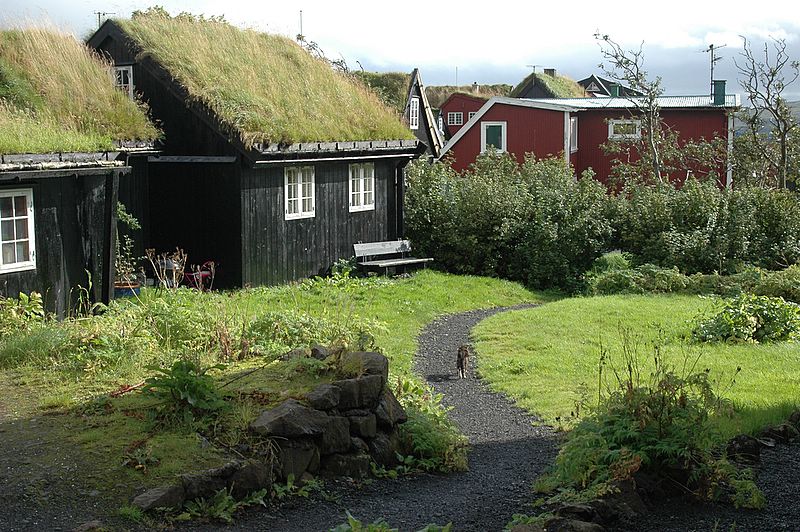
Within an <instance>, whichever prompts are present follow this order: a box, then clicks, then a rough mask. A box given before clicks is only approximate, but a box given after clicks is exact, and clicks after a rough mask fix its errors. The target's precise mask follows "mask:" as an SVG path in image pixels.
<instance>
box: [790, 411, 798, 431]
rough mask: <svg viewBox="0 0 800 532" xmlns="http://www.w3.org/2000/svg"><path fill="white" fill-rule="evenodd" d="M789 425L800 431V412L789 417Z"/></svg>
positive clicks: (795, 412)
mask: <svg viewBox="0 0 800 532" xmlns="http://www.w3.org/2000/svg"><path fill="white" fill-rule="evenodd" d="M789 423H791V424H792V425H794V426H795V427H796V428H798V429H800V410H795V411H794V412H792V415H791V416H789Z"/></svg>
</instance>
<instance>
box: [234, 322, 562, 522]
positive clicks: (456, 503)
mask: <svg viewBox="0 0 800 532" xmlns="http://www.w3.org/2000/svg"><path fill="white" fill-rule="evenodd" d="M501 310H504V309H490V310H478V311H471V312H466V313H463V314H455V315H450V316H446V317H443V318H441V319H439V320H437V321H435V322H433V323H431V324H430V325H429V326H428V327H426V328H425V329H424V330H423V331H422V333H421V334H420V337H419V352H418V354H417V359H416V367H415V369H416V372H417V374H419V375H420V376H421V377H422V378H424V379H425V380H427V381H428V382H429V383H430V384H431V385H432V386H433V387H434V389H435V390H436V391H437V392H439V393H443V394H444V396H445V400H444V403H445V404H446V405H447V406H451V407H453V409H452V411H451V412H450V417H451V418H452V419H453V421H455V422H456V423H457V424H458V426H459V427H460V429H461V430H462V431H463V433H464V434H466V435H467V436H468V437H469V440H470V443H471V444H472V451H471V452H470V455H469V471H466V472H463V473H454V474H450V475H420V476H414V477H411V478H405V479H400V480H396V481H376V482H373V483H372V484H370V485H367V486H363V487H362V489H360V490H354V489H352V488H351V489H345V490H341V491H340V490H338V489H337V488H336V487H334V488H332V489H331V491H332V492H333V493H336V494H337V495H340V496H341V500H339V501H338V502H328V501H322V500H318V501H305V500H303V501H298V502H297V503H296V505H295V506H294V507H291V508H282V509H280V510H278V511H270V512H269V513H270V514H271V515H270V516H266V515H264V514H265V513H266V512H258V513H252V514H245V515H244V516H242V518H241V519H239V520H238V522H237V525H236V526H235V528H236V529H241V530H267V529H269V530H280V531H295V530H296V531H317V530H328V529H329V528H331V527H332V526H334V525H336V524H338V523H341V522H343V521H344V520H345V509H348V510H350V513H352V514H353V515H354V516H355V517H357V518H358V519H360V520H361V521H363V522H365V523H368V522H372V521H374V520H375V519H378V518H381V517H382V518H384V519H386V521H388V522H389V523H390V524H391V525H392V526H394V527H398V528H399V529H400V530H401V531H407V530H418V529H419V528H421V527H423V526H425V525H426V524H428V523H437V524H440V525H442V524H446V523H448V522H450V521H452V522H453V524H454V529H455V530H458V531H459V532H461V531H481V532H484V531H496V530H502V528H503V526H504V525H505V524H506V523H507V522H508V521H510V520H511V516H512V514H514V513H519V512H523V511H524V509H525V508H524V506H525V505H526V504H527V503H529V502H530V501H531V497H532V495H531V491H530V484H531V482H532V480H533V479H534V478H535V477H536V476H537V475H539V474H540V473H541V472H542V471H543V470H544V468H545V467H547V466H548V465H549V464H550V463H552V460H553V458H554V457H555V452H556V445H555V438H554V436H553V433H552V431H551V430H550V429H549V428H547V427H535V426H533V424H532V422H533V421H534V419H533V418H532V417H531V416H530V415H529V414H527V413H525V412H524V411H522V410H521V409H519V408H517V407H515V406H513V405H512V404H511V402H510V401H509V400H508V399H506V398H505V397H503V396H501V395H499V394H496V393H493V392H491V391H490V390H489V389H488V388H487V387H486V386H485V385H484V384H483V383H482V382H481V381H479V380H476V379H475V378H469V379H464V380H459V379H458V378H457V375H456V368H455V359H456V351H457V350H458V347H459V346H460V345H461V344H463V343H467V342H468V341H469V332H470V330H471V329H472V327H474V326H475V325H476V324H477V323H478V322H479V321H481V320H483V319H484V318H486V317H488V316H490V315H492V314H495V313H497V312H499V311H501ZM471 364H473V365H474V360H472V361H471Z"/></svg>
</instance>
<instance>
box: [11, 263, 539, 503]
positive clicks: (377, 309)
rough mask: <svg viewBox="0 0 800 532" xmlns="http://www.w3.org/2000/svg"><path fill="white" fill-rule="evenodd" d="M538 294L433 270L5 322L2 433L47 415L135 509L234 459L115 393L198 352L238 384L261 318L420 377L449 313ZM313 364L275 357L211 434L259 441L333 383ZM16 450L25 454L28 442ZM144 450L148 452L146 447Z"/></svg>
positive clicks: (135, 397) (145, 402)
mask: <svg viewBox="0 0 800 532" xmlns="http://www.w3.org/2000/svg"><path fill="white" fill-rule="evenodd" d="M537 300H539V298H538V297H537V296H536V295H535V294H533V293H531V292H529V291H527V290H525V289H523V288H522V287H520V286H519V285H517V284H514V283H510V282H506V281H501V280H496V279H487V278H478V277H466V276H453V275H447V274H442V273H436V272H433V271H422V272H419V273H417V274H416V275H414V276H412V277H410V278H406V279H398V280H390V279H385V278H374V279H357V280H347V281H344V282H343V281H342V280H338V281H337V280H335V279H334V280H317V281H313V282H305V283H300V284H295V285H291V286H281V287H274V288H253V289H247V290H240V291H235V292H227V293H200V292H197V291H191V290H179V291H177V292H166V293H162V294H157V293H155V292H153V291H145V292H144V293H143V295H142V298H141V300H140V301H127V302H121V303H120V304H115V305H113V306H112V308H111V309H110V311H108V312H106V313H105V314H103V315H101V316H96V317H93V318H80V319H73V320H67V321H64V322H60V323H59V322H46V323H45V324H44V325H41V326H40V325H34V326H32V327H31V328H30V331H29V332H28V333H26V334H17V333H15V332H14V331H9V329H8V328H4V329H3V335H2V340H0V429H3V428H4V427H5V426H6V425H7V424H8V423H10V422H11V421H14V422H23V423H26V422H27V420H30V419H35V418H37V417H42V416H43V415H44V416H43V417H44V418H45V419H46V420H47V425H46V427H47V428H46V434H47V439H48V441H53V442H54V443H53V445H55V446H56V448H55V449H52V448H50V446H48V449H49V451H52V452H56V453H57V452H58V449H59V448H63V449H66V448H69V449H70V451H69V452H70V453H74V454H75V460H76V461H78V462H80V463H83V464H84V466H83V467H84V469H83V470H84V471H85V474H86V477H87V478H91V480H89V482H90V483H91V484H92V485H94V486H96V487H97V488H98V489H103V490H105V492H106V493H107V494H108V497H109V499H110V500H116V501H119V502H120V503H121V502H122V501H125V500H128V498H129V497H130V496H131V495H132V494H133V492H134V491H135V490H136V489H139V488H140V487H141V486H155V485H160V484H162V483H164V482H165V481H168V480H171V479H172V478H174V474H175V473H176V472H177V471H181V470H192V469H194V468H203V467H210V466H213V465H215V464H218V463H219V461H221V460H223V459H224V457H222V456H220V455H219V454H218V453H217V451H215V450H214V448H213V447H209V446H205V445H204V444H203V440H202V439H201V438H198V436H197V434H196V433H195V430H188V431H187V430H185V429H181V428H176V429H171V428H170V427H163V426H158V424H155V425H154V423H153V419H152V415H151V414H150V410H151V408H152V406H153V405H154V403H157V402H158V401H157V400H155V399H153V398H149V397H147V396H145V395H143V394H140V393H138V392H133V393H128V394H125V395H123V396H121V397H118V398H109V397H108V394H109V392H112V391H114V390H118V389H119V388H120V387H122V386H125V385H130V384H137V383H139V382H141V381H142V380H143V379H145V378H146V377H149V376H152V375H153V373H154V372H153V370H152V369H149V366H152V365H156V366H161V367H168V366H169V365H170V364H171V363H172V362H173V361H174V360H176V359H178V358H183V357H186V356H189V357H191V358H194V359H196V360H199V361H200V362H201V363H202V364H203V365H206V366H207V365H211V364H216V363H220V362H223V363H224V364H225V368H224V369H222V370H220V371H216V372H215V373H214V376H215V379H216V380H217V382H218V383H220V384H225V383H227V382H229V381H231V380H232V379H233V378H234V377H238V376H241V375H243V374H244V373H245V372H248V371H250V370H252V369H255V368H259V367H263V366H264V360H265V359H266V360H270V358H269V357H268V356H267V355H259V354H257V353H255V354H251V355H250V356H249V357H248V358H245V359H244V360H241V361H239V360H237V358H238V356H237V354H235V353H234V354H232V353H231V352H230V351H231V350H232V351H236V349H238V346H240V345H241V342H240V336H241V335H243V334H244V333H243V331H244V330H245V329H246V330H248V331H249V330H250V329H248V327H250V328H252V323H254V321H255V320H258V319H259V318H260V317H264V316H271V317H273V318H274V317H275V316H278V315H279V316H287V317H288V318H287V319H286V320H285V321H283V322H281V321H276V322H272V321H269V323H270V325H269V327H270V328H271V330H273V331H278V330H279V329H280V331H278V332H280V333H281V334H284V333H285V334H286V335H288V336H289V337H293V338H295V337H296V338H300V337H306V336H307V335H312V336H313V335H314V334H317V333H318V332H319V331H322V333H319V334H324V335H328V337H334V336H337V337H342V338H347V339H348V341H351V342H352V345H351V347H353V348H356V341H355V340H353V338H354V336H352V335H349V334H350V333H353V332H355V333H357V334H361V333H362V332H364V333H367V334H368V335H371V337H374V344H375V345H376V346H377V347H379V348H380V349H382V350H383V351H384V352H385V354H386V355H387V356H388V357H389V358H390V360H391V364H390V367H391V373H392V375H393V377H391V378H392V379H393V378H395V377H397V376H403V377H411V363H412V359H413V355H414V352H415V349H416V337H417V335H418V334H419V332H420V330H421V328H422V327H423V326H424V325H426V324H427V323H429V322H430V321H431V320H433V319H434V318H435V317H436V316H438V315H442V314H445V313H452V312H460V311H465V310H469V309H474V308H484V307H492V306H502V305H513V304H517V303H522V302H533V301H537ZM2 325H3V324H0V326H2ZM309 331H310V332H309ZM304 335H306V336H304ZM348 335H349V336H348ZM307 337H309V338H310V337H311V336H307ZM366 342H367V343H370V340H369V339H368V340H366ZM226 345H227V346H228V347H230V349H228V348H226ZM284 347H285V348H290V347H293V346H292V345H285V346H283V345H279V346H272V347H270V348H269V349H272V350H273V351H272V353H273V355H274V354H275V353H274V351H275V350H278V349H280V350H284V349H283V348H284ZM294 347H298V346H297V345H295V346H294ZM250 349H251V350H252V349H256V346H255V345H254V344H253V345H251V346H250ZM226 350H227V351H228V352H227V354H226ZM310 362H312V361H309V359H301V360H300V361H294V362H293V361H288V362H287V361H275V362H274V363H270V364H269V365H268V366H267V367H265V368H263V369H261V370H259V371H257V372H255V373H253V374H252V375H250V376H248V377H247V378H243V379H241V380H237V381H236V382H235V383H233V384H231V385H230V386H227V387H225V391H226V392H227V393H228V394H229V395H231V396H232V397H233V398H234V399H235V400H234V401H232V403H233V407H232V409H231V410H229V411H227V412H225V413H224V414H223V415H222V417H221V418H218V420H217V422H216V423H215V425H213V426H207V427H205V429H204V430H203V433H204V434H206V435H208V434H213V435H214V439H215V441H217V442H222V443H223V444H224V445H225V446H228V447H232V446H235V445H236V444H237V443H239V442H241V441H242V440H243V438H246V437H247V425H248V424H249V422H250V421H252V420H253V419H255V417H257V415H258V414H259V413H260V411H261V410H262V409H263V408H264V407H265V406H266V405H269V404H275V403H278V402H280V401H282V400H283V399H285V398H287V397H300V396H302V394H304V393H305V392H306V391H308V390H309V389H310V388H312V387H313V386H315V385H316V384H318V383H320V382H324V381H325V380H326V379H330V378H331V377H330V376H329V375H326V374H325V373H324V372H322V373H320V372H318V371H317V369H318V368H317V367H316V365H315V364H311V363H310ZM313 362H315V363H316V361H313ZM320 364H321V363H320ZM44 426H45V425H39V427H44ZM41 430H42V431H44V430H45V429H44V428H42V429H41ZM3 432H4V434H3V437H4V438H5V440H6V444H5V445H11V444H12V443H13V441H12V439H17V440H18V439H20V438H22V439H25V438H37V437H44V435H43V434H38V433H36V432H25V433H20V432H18V431H16V430H11V429H8V430H3ZM143 441H144V442H146V447H147V449H148V453H149V454H148V455H147V456H149V455H152V456H153V457H157V458H160V459H161V461H160V463H159V464H155V463H153V464H150V465H149V466H148V468H147V474H143V473H142V472H141V471H139V470H134V469H133V468H131V467H124V466H123V465H122V463H123V458H124V457H125V456H127V455H130V454H131V453H132V452H138V451H135V449H134V448H135V447H136V445H138V444H139V443H140V442H143ZM16 444H17V445H18V446H19V447H23V448H24V447H25V445H24V442H20V441H17V442H16ZM59 446H60V447H59ZM2 449H3V447H2V444H0V452H2ZM49 451H48V452H49ZM65 452H66V451H65ZM40 456H41V457H46V456H48V455H47V454H42V455H40ZM137 456H139V458H146V457H147V456H141V453H140V452H139V454H138V455H137ZM43 459H44V458H43ZM37 460H38V458H35V457H34V458H30V459H29V461H30V462H29V464H32V465H27V466H24V467H23V466H20V467H18V468H17V469H15V473H14V474H15V475H21V476H24V475H26V471H27V468H28V467H39V466H41V464H39V465H37V464H38V462H37ZM42 467H44V466H42ZM83 480H86V479H83Z"/></svg>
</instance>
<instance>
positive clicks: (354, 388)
mask: <svg viewBox="0 0 800 532" xmlns="http://www.w3.org/2000/svg"><path fill="white" fill-rule="evenodd" d="M331 385H332V386H335V387H336V388H338V389H339V410H351V409H353V408H358V407H359V406H360V405H359V400H358V394H359V391H358V381H357V380H356V379H344V380H340V381H334V382H332V383H331Z"/></svg>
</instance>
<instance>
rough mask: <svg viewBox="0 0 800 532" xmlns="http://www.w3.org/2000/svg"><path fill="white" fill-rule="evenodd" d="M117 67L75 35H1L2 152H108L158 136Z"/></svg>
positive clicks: (25, 31)
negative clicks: (118, 143)
mask: <svg viewBox="0 0 800 532" xmlns="http://www.w3.org/2000/svg"><path fill="white" fill-rule="evenodd" d="M110 68H111V67H110V65H109V64H107V63H104V62H103V61H102V60H101V59H100V58H98V57H97V56H96V55H95V54H93V53H92V52H90V51H89V50H88V49H87V48H86V47H85V46H84V45H83V44H81V43H79V42H78V41H76V40H75V39H74V38H73V37H72V36H70V35H66V34H61V33H58V32H56V31H53V30H49V29H41V28H30V29H13V30H6V31H0V154H14V153H53V152H95V151H104V150H110V149H113V148H114V141H115V140H152V139H154V138H155V137H156V136H158V130H157V129H156V128H155V127H154V126H153V125H152V124H151V123H150V122H149V121H148V119H147V117H146V114H145V112H144V110H143V109H142V108H141V107H139V106H138V105H137V104H136V103H134V102H133V101H131V100H130V99H129V98H128V97H127V95H126V94H124V93H123V92H121V91H119V90H117V89H115V88H114V83H113V79H112V77H111V71H110Z"/></svg>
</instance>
